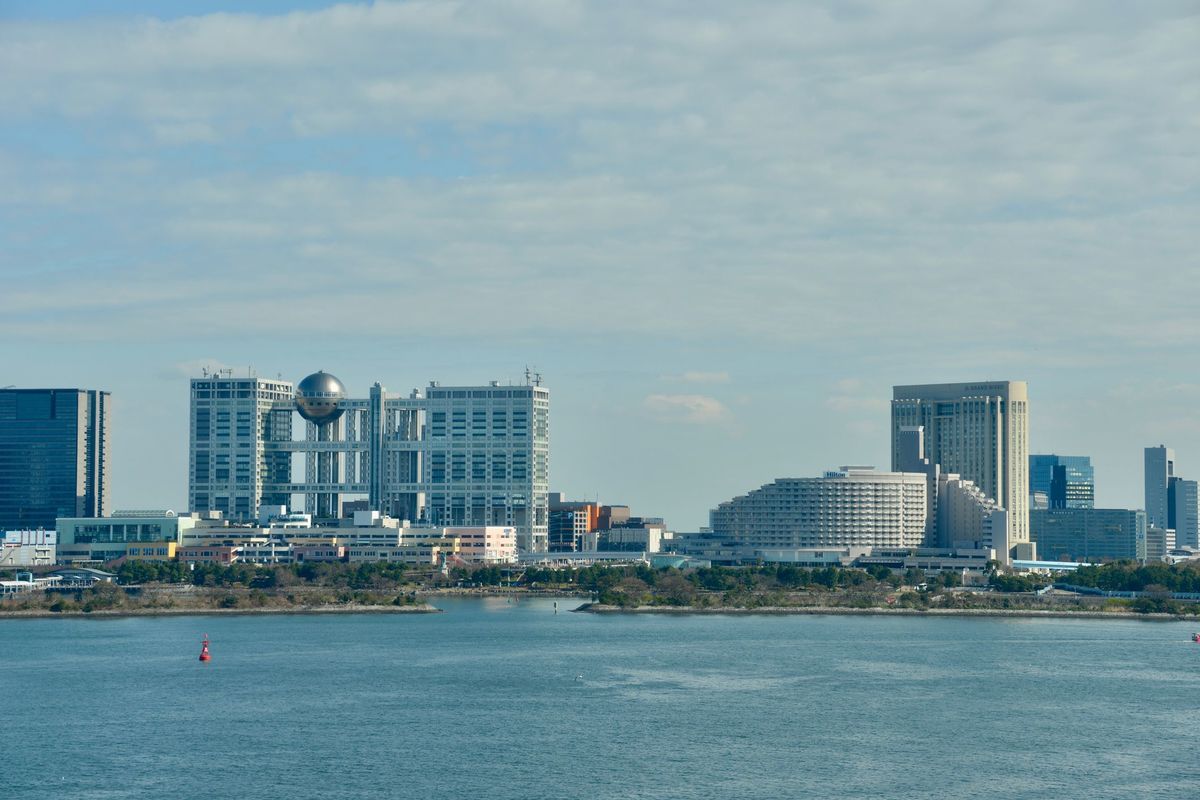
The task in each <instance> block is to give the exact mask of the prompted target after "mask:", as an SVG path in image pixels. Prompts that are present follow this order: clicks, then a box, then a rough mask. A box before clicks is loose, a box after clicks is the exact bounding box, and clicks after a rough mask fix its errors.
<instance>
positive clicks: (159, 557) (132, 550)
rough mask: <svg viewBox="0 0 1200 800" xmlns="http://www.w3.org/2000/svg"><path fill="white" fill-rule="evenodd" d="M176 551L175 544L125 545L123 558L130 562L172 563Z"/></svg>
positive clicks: (146, 543) (142, 543)
mask: <svg viewBox="0 0 1200 800" xmlns="http://www.w3.org/2000/svg"><path fill="white" fill-rule="evenodd" d="M178 550H179V544H178V543H177V542H135V543H133V544H126V545H125V558H127V559H129V560H130V561H174V560H175V556H176V554H177V552H178Z"/></svg>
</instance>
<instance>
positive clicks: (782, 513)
mask: <svg viewBox="0 0 1200 800" xmlns="http://www.w3.org/2000/svg"><path fill="white" fill-rule="evenodd" d="M927 490H928V480H927V477H926V476H925V475H924V474H921V473H908V472H879V471H877V470H875V469H874V468H872V467H842V468H841V469H839V470H834V471H829V472H826V473H825V475H824V476H823V477H820V478H780V479H779V480H777V481H774V482H773V483H768V484H766V485H765V486H762V487H761V488H758V489H755V490H754V491H752V492H749V493H747V494H744V495H742V496H740V497H735V498H734V499H732V500H729V501H727V502H724V503H721V504H720V505H719V506H717V507H716V508H715V509H713V510H712V511H711V512H710V513H709V523H710V527H711V528H712V535H713V536H716V537H722V538H727V539H730V540H736V541H737V542H738V543H739V544H742V545H747V546H751V547H758V548H777V549H801V548H845V547H881V548H882V547H889V548H890V547H897V548H899V547H920V546H921V545H922V543H923V542H924V540H925V523H926V515H927V503H926V492H927Z"/></svg>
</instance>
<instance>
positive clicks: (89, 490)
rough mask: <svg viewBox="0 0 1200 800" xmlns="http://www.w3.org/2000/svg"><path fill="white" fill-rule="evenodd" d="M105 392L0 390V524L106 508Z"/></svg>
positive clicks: (48, 524) (24, 525) (21, 524)
mask: <svg viewBox="0 0 1200 800" xmlns="http://www.w3.org/2000/svg"><path fill="white" fill-rule="evenodd" d="M110 403H111V400H110V395H109V393H108V392H101V391H95V390H87V389H0V531H4V530H18V529H26V530H27V529H36V528H43V529H46V530H53V529H54V521H55V520H56V519H57V518H58V517H99V516H103V515H104V513H105V512H106V511H107V510H108V463H109V443H108V428H109V405H110Z"/></svg>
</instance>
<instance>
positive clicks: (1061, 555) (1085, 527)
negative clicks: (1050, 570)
mask: <svg viewBox="0 0 1200 800" xmlns="http://www.w3.org/2000/svg"><path fill="white" fill-rule="evenodd" d="M1029 524H1030V532H1031V535H1032V536H1033V540H1034V542H1036V543H1037V551H1038V556H1039V557H1040V558H1043V559H1046V560H1047V561H1087V562H1093V561H1105V560H1109V559H1118V560H1119V559H1139V560H1145V559H1146V558H1147V552H1148V550H1147V542H1146V530H1147V527H1146V513H1145V512H1144V511H1140V510H1137V511H1134V510H1130V509H1124V508H1049V509H1045V510H1039V511H1033V512H1031V513H1030V515H1029ZM1149 548H1150V549H1149V552H1154V551H1156V550H1157V545H1155V544H1154V543H1151V544H1150V545H1149Z"/></svg>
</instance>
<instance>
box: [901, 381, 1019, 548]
mask: <svg viewBox="0 0 1200 800" xmlns="http://www.w3.org/2000/svg"><path fill="white" fill-rule="evenodd" d="M1028 415H1029V397H1028V388H1027V386H1026V384H1025V382H1024V381H989V382H982V383H944V384H930V385H920V386H895V387H893V389H892V469H894V470H898V469H900V458H901V451H902V447H903V437H905V436H906V435H908V434H907V433H906V430H911V429H913V428H917V427H920V428H923V429H924V447H925V452H924V457H925V458H927V459H928V460H929V462H930V463H931V464H934V465H937V466H938V467H940V468H941V471H942V472H950V473H955V474H958V475H961V476H962V477H963V478H964V479H966V480H969V481H971V482H972V483H974V484H975V485H976V486H977V487H979V489H980V490H981V491H982V492H983V493H984V494H985V495H987V496H988V497H990V498H991V499H993V500H994V501H995V502H996V504H997V505H998V506H1000V507H1002V508H1004V509H1005V510H1006V511H1007V512H1008V520H1007V523H1008V526H1009V533H1008V536H1007V537H1006V538H1007V540H1008V542H1009V546H1010V548H1012V547H1016V546H1017V545H1020V544H1022V543H1028V542H1029V422H1028Z"/></svg>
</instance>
